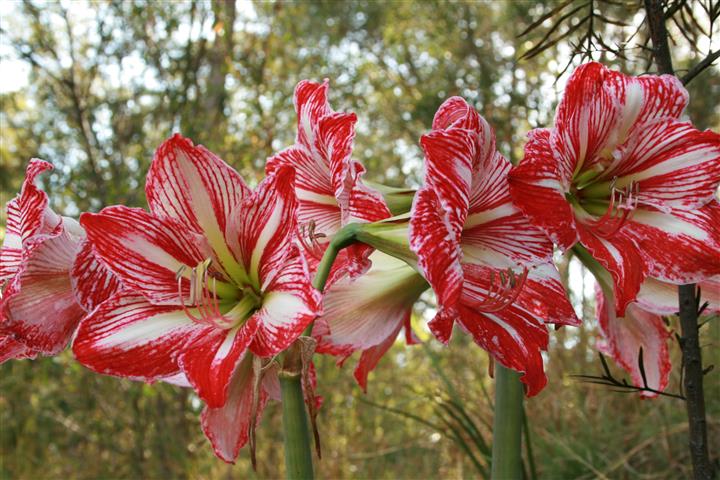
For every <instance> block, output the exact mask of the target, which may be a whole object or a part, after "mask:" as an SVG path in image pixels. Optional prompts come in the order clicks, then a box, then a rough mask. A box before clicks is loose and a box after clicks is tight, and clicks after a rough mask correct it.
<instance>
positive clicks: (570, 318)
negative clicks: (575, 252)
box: [515, 262, 582, 327]
mask: <svg viewBox="0 0 720 480" xmlns="http://www.w3.org/2000/svg"><path fill="white" fill-rule="evenodd" d="M515 303H516V304H517V306H518V307H519V308H522V309H524V310H525V311H527V312H529V313H531V314H532V315H534V316H535V317H536V318H537V319H538V320H541V321H543V322H544V323H545V324H551V323H552V324H554V325H570V326H573V327H579V326H580V325H581V324H582V322H581V321H580V319H579V318H578V317H577V314H576V313H575V309H574V308H573V306H572V304H571V303H570V300H569V299H568V297H567V292H566V290H565V287H564V286H563V284H562V281H561V280H560V273H559V272H558V270H557V268H556V267H555V265H554V264H553V263H552V262H548V263H543V264H540V265H537V266H534V267H532V268H531V269H530V271H529V272H528V276H527V279H525V283H524V285H523V288H522V291H521V292H520V295H519V296H518V297H517V299H516V300H515Z"/></svg>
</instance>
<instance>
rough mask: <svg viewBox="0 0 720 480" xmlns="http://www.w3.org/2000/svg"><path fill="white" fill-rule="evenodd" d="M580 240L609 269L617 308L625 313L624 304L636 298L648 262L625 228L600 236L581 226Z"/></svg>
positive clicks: (617, 310) (579, 229) (620, 312)
mask: <svg viewBox="0 0 720 480" xmlns="http://www.w3.org/2000/svg"><path fill="white" fill-rule="evenodd" d="M578 232H579V233H580V241H581V243H582V244H583V245H584V246H585V248H587V250H588V251H589V252H590V254H591V255H592V256H593V257H595V259H596V260H597V261H598V262H600V264H601V265H602V266H603V267H605V269H606V270H608V271H609V272H610V274H611V275H612V279H613V291H614V292H615V296H616V297H617V298H616V299H615V302H616V303H615V310H616V314H617V315H618V316H622V315H623V314H624V313H625V307H627V305H628V304H629V303H630V302H632V301H634V300H635V298H636V297H637V293H638V291H639V290H640V284H641V283H642V281H643V280H644V279H645V275H646V271H645V262H644V261H643V259H642V257H641V256H640V252H638V249H637V247H636V246H635V244H634V243H633V242H632V241H631V240H630V239H629V238H628V237H627V236H626V234H625V233H624V232H623V231H620V232H618V233H617V234H615V235H614V236H613V237H612V238H610V239H606V238H602V237H599V236H597V235H595V234H594V233H592V232H591V231H590V230H588V229H586V228H585V227H584V226H580V225H578Z"/></svg>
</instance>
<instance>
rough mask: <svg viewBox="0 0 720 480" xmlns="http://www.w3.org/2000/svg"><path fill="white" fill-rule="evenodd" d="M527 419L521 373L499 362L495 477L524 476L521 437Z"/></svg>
mask: <svg viewBox="0 0 720 480" xmlns="http://www.w3.org/2000/svg"><path fill="white" fill-rule="evenodd" d="M522 422H523V386H522V383H521V382H520V374H519V373H517V372H514V371H513V370H510V369H508V368H505V367H503V366H502V365H500V364H498V363H496V364H495V420H494V423H493V448H492V473H491V476H490V478H492V479H493V480H516V479H521V478H522V477H523V471H522V459H521V453H520V445H521V442H520V438H521V434H522Z"/></svg>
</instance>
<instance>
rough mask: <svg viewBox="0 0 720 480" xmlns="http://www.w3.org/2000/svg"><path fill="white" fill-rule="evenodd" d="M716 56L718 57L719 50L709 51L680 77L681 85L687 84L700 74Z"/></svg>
mask: <svg viewBox="0 0 720 480" xmlns="http://www.w3.org/2000/svg"><path fill="white" fill-rule="evenodd" d="M718 58H720V50H715V51H714V52H710V53H709V54H708V55H707V57H705V58H704V59H703V60H702V61H701V62H700V63H698V64H697V65H695V66H694V67H692V68H691V69H690V70H688V72H687V73H686V74H685V75H683V76H682V78H680V81H682V83H683V85H687V84H688V83H690V82H691V81H692V79H694V78H695V77H697V76H698V75H700V74H701V73H702V71H703V70H705V69H706V68H708V67H710V65H712V63H713V62H714V61H715V60H717V59H718Z"/></svg>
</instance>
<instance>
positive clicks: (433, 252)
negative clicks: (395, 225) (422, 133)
mask: <svg viewBox="0 0 720 480" xmlns="http://www.w3.org/2000/svg"><path fill="white" fill-rule="evenodd" d="M448 224H449V221H448V219H447V216H446V212H445V210H444V209H443V208H442V207H441V205H440V200H439V199H438V198H437V195H436V194H435V192H434V191H433V190H432V189H429V188H422V189H421V190H420V191H418V193H417V195H416V196H415V200H414V202H413V209H412V216H411V217H410V248H411V249H412V251H413V252H415V254H417V256H418V267H419V269H420V271H421V272H422V274H423V276H424V277H425V278H426V279H427V281H428V282H429V283H430V286H431V287H432V289H433V290H434V291H435V294H436V295H437V297H438V304H439V306H440V307H441V311H442V310H444V309H452V307H453V306H454V305H455V304H456V303H457V301H458V299H459V298H460V292H461V289H462V283H463V272H462V267H461V266H460V259H461V255H462V253H461V251H460V244H459V242H458V241H457V239H456V238H453V234H452V232H451V231H449V228H450V227H449V225H448ZM446 320H447V319H446ZM442 325H444V327H443V331H444V332H445V333H448V332H447V321H445V322H443V323H442ZM449 326H450V329H452V322H450V325H449ZM448 338H449V335H448Z"/></svg>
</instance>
